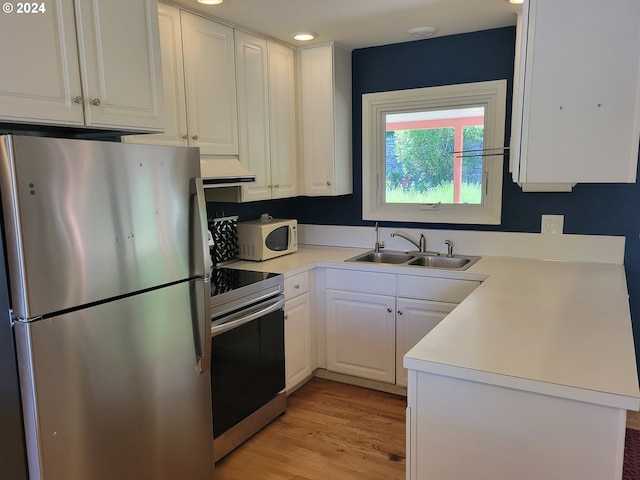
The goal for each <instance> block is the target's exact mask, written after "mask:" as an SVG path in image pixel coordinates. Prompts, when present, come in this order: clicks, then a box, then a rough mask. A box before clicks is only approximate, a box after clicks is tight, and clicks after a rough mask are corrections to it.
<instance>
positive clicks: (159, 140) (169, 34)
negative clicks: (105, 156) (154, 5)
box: [125, 3, 189, 147]
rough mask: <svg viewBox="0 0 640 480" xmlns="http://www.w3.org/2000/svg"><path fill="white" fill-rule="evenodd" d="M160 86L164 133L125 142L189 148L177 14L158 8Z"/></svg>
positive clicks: (180, 35) (170, 10) (139, 136)
mask: <svg viewBox="0 0 640 480" xmlns="http://www.w3.org/2000/svg"><path fill="white" fill-rule="evenodd" d="M158 19H159V24H160V52H161V56H162V83H163V85H164V111H165V116H164V118H165V119H164V133H157V134H154V135H135V136H128V137H125V141H127V142H133V143H146V144H151V145H168V146H174V147H187V146H189V135H188V128H187V104H186V98H185V95H184V69H183V59H182V28H181V26H180V10H178V9H177V8H175V7H171V6H169V5H165V4H163V3H159V4H158Z"/></svg>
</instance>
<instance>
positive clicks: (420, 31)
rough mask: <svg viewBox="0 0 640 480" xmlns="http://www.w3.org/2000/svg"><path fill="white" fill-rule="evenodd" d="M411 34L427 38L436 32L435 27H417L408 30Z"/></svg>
mask: <svg viewBox="0 0 640 480" xmlns="http://www.w3.org/2000/svg"><path fill="white" fill-rule="evenodd" d="M408 33H409V35H412V36H414V37H416V38H427V37H430V36H431V35H433V34H434V33H436V28H435V27H416V28H412V29H411V30H409V31H408Z"/></svg>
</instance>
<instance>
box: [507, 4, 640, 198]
mask: <svg viewBox="0 0 640 480" xmlns="http://www.w3.org/2000/svg"><path fill="white" fill-rule="evenodd" d="M638 24H640V2H637V1H634V0H611V1H609V2H602V1H600V0H566V1H562V2H557V1H554V0H525V3H524V5H523V13H522V17H521V19H520V20H519V29H518V37H517V42H518V44H519V45H518V46H517V48H518V50H517V52H516V72H515V80H514V114H513V123H512V133H511V135H512V137H511V145H510V147H511V151H510V154H511V171H512V174H513V180H514V181H515V182H517V183H519V184H521V185H523V188H524V189H525V190H527V189H528V190H539V189H542V190H544V189H551V190H554V189H557V190H567V189H570V188H571V184H575V183H613V182H631V183H632V182H635V180H636V170H637V161H638V143H639V138H640V29H639V28H638ZM594 32H598V34H594ZM541 184H542V185H541ZM544 184H551V185H546V186H545V185H544ZM554 184H555V186H556V187H555V188H554V187H553V185H554ZM562 184H564V185H562ZM537 186H539V187H541V188H537Z"/></svg>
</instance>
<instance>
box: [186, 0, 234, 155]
mask: <svg viewBox="0 0 640 480" xmlns="http://www.w3.org/2000/svg"><path fill="white" fill-rule="evenodd" d="M181 14H182V42H183V49H184V75H185V85H186V98H187V123H188V125H189V145H191V146H194V147H200V153H202V154H230V155H237V154H238V110H237V106H236V69H235V45H234V40H233V28H231V27H228V26H226V25H222V24H219V23H216V22H212V21H211V20H207V19H205V18H203V17H199V16H197V15H192V14H190V13H187V12H181Z"/></svg>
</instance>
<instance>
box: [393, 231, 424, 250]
mask: <svg viewBox="0 0 640 480" xmlns="http://www.w3.org/2000/svg"><path fill="white" fill-rule="evenodd" d="M391 236H392V237H401V238H404V239H405V240H407V241H409V242H411V243H413V244H414V245H415V246H416V248H417V249H418V251H419V252H426V251H427V239H426V238H425V236H424V234H422V233H421V234H420V239H419V240H416V239H415V238H413V237H412V236H411V235H407V234H406V233H403V232H393V233H392V234H391Z"/></svg>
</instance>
